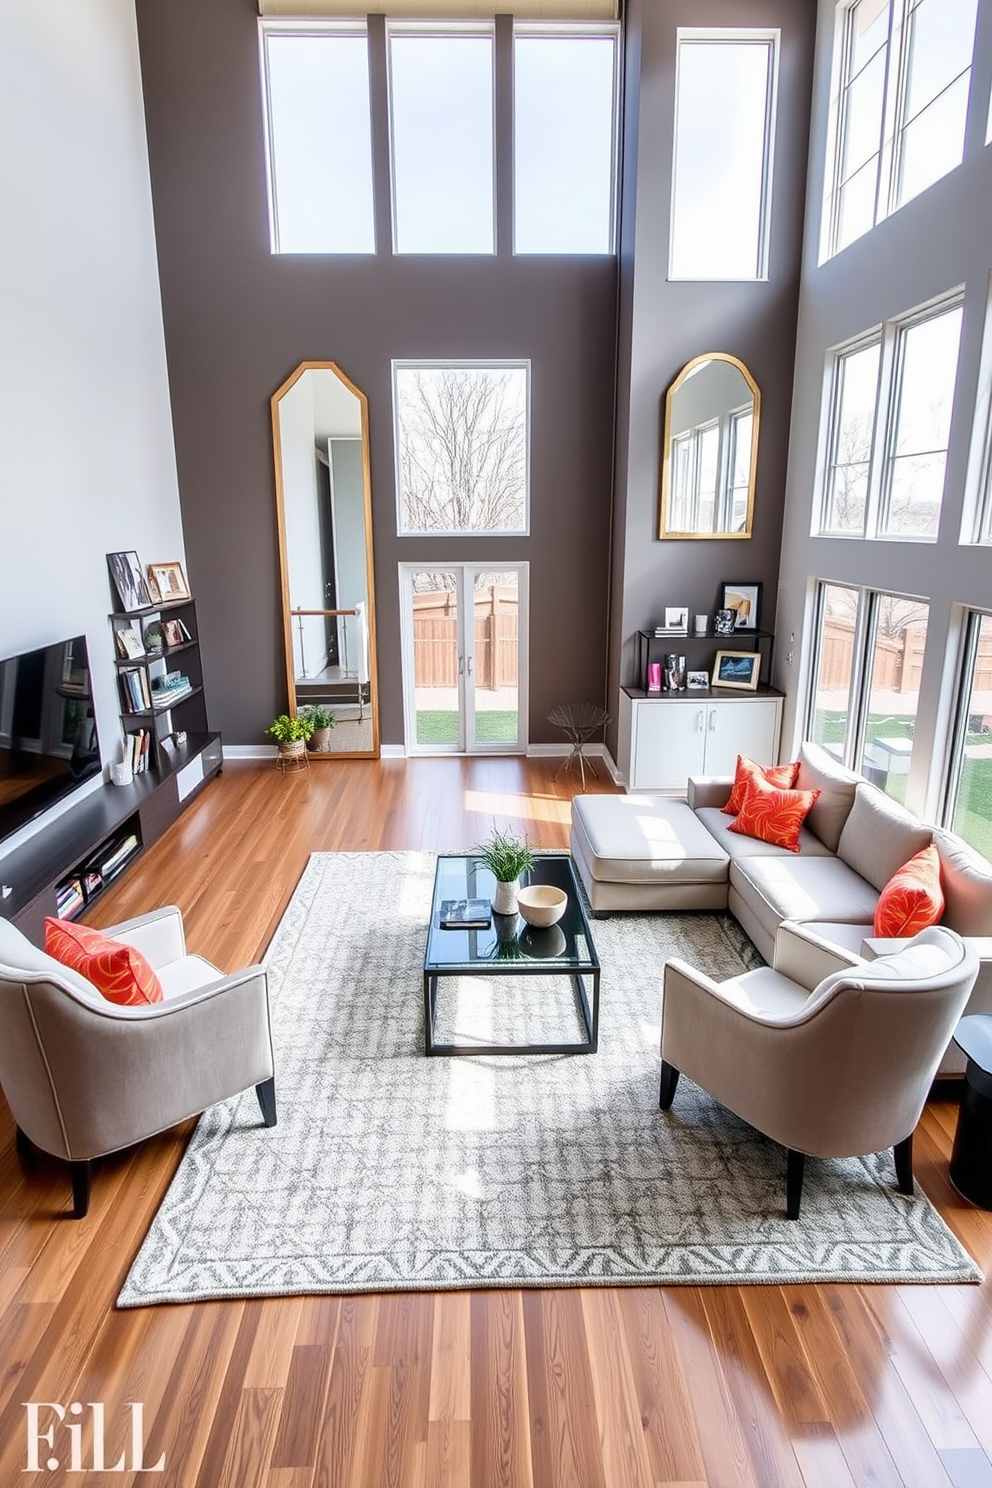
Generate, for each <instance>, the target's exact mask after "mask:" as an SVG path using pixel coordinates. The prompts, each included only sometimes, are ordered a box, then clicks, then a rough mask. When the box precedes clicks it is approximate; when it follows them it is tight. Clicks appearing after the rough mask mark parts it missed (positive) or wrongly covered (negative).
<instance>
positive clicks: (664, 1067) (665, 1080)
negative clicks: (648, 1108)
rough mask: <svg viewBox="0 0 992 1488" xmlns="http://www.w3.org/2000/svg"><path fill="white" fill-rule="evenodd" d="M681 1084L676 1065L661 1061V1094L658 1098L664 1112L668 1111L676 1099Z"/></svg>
mask: <svg viewBox="0 0 992 1488" xmlns="http://www.w3.org/2000/svg"><path fill="white" fill-rule="evenodd" d="M678 1083H679V1072H678V1070H677V1069H676V1068H675V1066H674V1064H669V1063H668V1062H667V1061H666V1060H664V1059H663V1060H662V1061H661V1092H660V1094H659V1097H658V1105H659V1106H660V1107H661V1109H662V1110H663V1111H667V1110H668V1108H669V1106H670V1105H671V1104H672V1101H673V1100H674V1099H675V1088H676V1086H677V1085H678Z"/></svg>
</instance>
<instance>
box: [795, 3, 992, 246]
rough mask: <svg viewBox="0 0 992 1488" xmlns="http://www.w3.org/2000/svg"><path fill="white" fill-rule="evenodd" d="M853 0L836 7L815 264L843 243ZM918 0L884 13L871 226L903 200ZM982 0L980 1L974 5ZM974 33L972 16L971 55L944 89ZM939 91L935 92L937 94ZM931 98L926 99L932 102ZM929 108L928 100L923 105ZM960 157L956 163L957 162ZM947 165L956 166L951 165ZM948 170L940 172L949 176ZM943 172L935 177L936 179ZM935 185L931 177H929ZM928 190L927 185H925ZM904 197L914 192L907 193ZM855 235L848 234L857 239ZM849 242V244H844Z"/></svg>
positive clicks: (963, 132)
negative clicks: (885, 31) (912, 42)
mask: <svg viewBox="0 0 992 1488" xmlns="http://www.w3.org/2000/svg"><path fill="white" fill-rule="evenodd" d="M857 3H858V0H841V3H840V4H838V6H837V12H836V23H835V27H834V43H833V82H832V86H831V89H830V99H831V105H830V123H829V132H828V149H827V159H826V171H825V174H824V191H823V213H822V220H821V231H820V258H819V261H820V263H821V264H822V263H825V262H826V261H827V259H830V258H833V257H834V255H835V254H836V253H839V252H842V251H843V248H842V247H841V246H840V245H839V244H838V237H839V234H840V201H841V185H842V182H841V178H840V172H841V167H842V162H843V159H844V133H845V129H846V125H847V111H846V108H845V104H846V100H847V97H848V91H849V88H850V85H851V82H852V78H851V76H850V65H851V33H852V28H853V19H852V17H853V13H854V10H855V8H856V5H857ZM917 3H918V0H892V7H891V9H890V12H889V31H888V37H887V40H886V43H885V46H886V56H885V77H884V81H883V84H882V112H881V127H880V136H879V148H878V161H877V166H876V172H875V207H874V212H873V214H872V224H871V227H877V226H878V224H879V223H880V222H882V221H884V220H885V218H886V217H890V216H891V215H892V213H893V212H897V211H898V210H899V209H900V207H902V206H903V205H904V203H903V202H902V201H901V200H900V182H901V177H902V142H903V136H904V134H905V131H906V130H907V128H908V127H909V126H910V125H911V124H912V123H913V122H914V120H915V119H916V118H917V117H918V115H914V116H913V119H908V118H907V117H906V107H907V102H908V96H909V89H908V78H909V60H910V59H909V48H910V38H911V35H912V26H911V24H910V22H911V16H912V12H913V11H914V10H915V9H916V4H917ZM980 6H981V0H979V9H980ZM977 35H978V24H977V19H976V26H975V36H974V37H973V38H972V56H971V61H970V62H969V64H968V67H967V68H965V69H964V70H963V71H962V72H960V73H958V75H957V77H956V78H954V79H952V80H951V82H950V83H948V84H947V85H946V86H945V88H944V89H943V90H942V91H943V92H946V91H947V88H950V87H952V86H953V84H954V83H955V82H957V81H958V80H959V79H960V78H962V77H964V76H965V75H966V73H968V72H970V71H971V69H972V67H973V66H974V52H975V39H976V38H977ZM940 96H941V95H940V94H938V95H937V97H940ZM935 101H936V100H935V99H932V100H931V103H933V102H935ZM927 107H929V105H927ZM989 118H990V128H992V106H990V115H989ZM966 133H967V124H966V126H965V129H964V130H962V135H961V159H962V160H963V159H964V150H965V139H966ZM960 163H961V162H960V161H959V162H958V165H960ZM951 169H952V170H954V169H957V167H951ZM950 173H951V172H950V171H947V172H945V176H946V175H950ZM944 178H945V177H944V176H940V177H938V180H943V179H944ZM931 184H932V185H935V184H936V182H932V183H931ZM926 189H929V188H926ZM907 200H908V201H912V200H915V197H909V198H907ZM871 227H869V228H866V229H865V233H862V234H860V236H861V237H864V236H865V234H866V233H868V232H870V231H871ZM857 241H858V239H857V238H855V239H852V242H857ZM843 246H844V247H849V246H850V244H844V245H843Z"/></svg>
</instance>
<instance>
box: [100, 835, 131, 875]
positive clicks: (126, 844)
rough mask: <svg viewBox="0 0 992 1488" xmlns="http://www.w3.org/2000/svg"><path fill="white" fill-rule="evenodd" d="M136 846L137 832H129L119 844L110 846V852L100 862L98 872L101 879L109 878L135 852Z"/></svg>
mask: <svg viewBox="0 0 992 1488" xmlns="http://www.w3.org/2000/svg"><path fill="white" fill-rule="evenodd" d="M138 845H139V844H138V834H137V832H129V833H128V835H127V836H126V837H124V838H123V839H122V840H121V841H120V842H118V843H114V844H112V851H111V852H110V854H109V855H108V856H107V857H106V858H103V859H102V860H101V862H100V872H101V873H102V874H103V877H104V878H105V879H106V878H109V877H110V875H111V874H112V873H113V872H115V870H116V869H118V868H120V867H121V866H122V865H123V864H124V863H125V862H126V861H127V859H128V858H129V857H130V856H131V855H132V853H135V852H137V850H138Z"/></svg>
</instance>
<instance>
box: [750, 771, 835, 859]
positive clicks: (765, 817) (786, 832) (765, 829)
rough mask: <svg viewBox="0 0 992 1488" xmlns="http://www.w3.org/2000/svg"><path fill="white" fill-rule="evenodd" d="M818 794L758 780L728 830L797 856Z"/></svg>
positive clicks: (756, 779) (817, 792) (752, 785)
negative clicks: (786, 850) (803, 832)
mask: <svg viewBox="0 0 992 1488" xmlns="http://www.w3.org/2000/svg"><path fill="white" fill-rule="evenodd" d="M819 794H820V792H819V791H818V790H808V791H800V790H780V789H778V788H777V787H776V786H774V785H768V784H767V783H766V782H765V781H764V780H760V779H758V778H757V777H756V778H755V779H753V780H752V781H751V782H750V783H749V785H748V787H747V792H746V794H745V796H744V799H743V801H742V802H741V809H740V811H739V812H738V813H737V817H736V820H734V821H732V822H731V823H730V826H729V827H728V829H727V830H728V831H730V832H740V834H741V836H742V837H757V838H758V840H759V841H760V842H771V843H774V845H775V846H776V847H787V848H788V849H789V851H790V852H798V851H799V833H800V831H801V830H802V825H803V822H804V821H805V820H806V817H807V815H808V814H809V812H810V811H811V810H812V809H813V805H814V803H815V801H816V798H817V796H818V795H819Z"/></svg>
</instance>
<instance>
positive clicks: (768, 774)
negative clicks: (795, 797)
mask: <svg viewBox="0 0 992 1488" xmlns="http://www.w3.org/2000/svg"><path fill="white" fill-rule="evenodd" d="M798 774H799V761H798V760H793V761H792V763H791V764H789V765H758V764H755V762H754V760H753V759H748V757H747V755H746V754H739V755H738V756H737V773H736V774H735V776H734V784H733V788H732V790H731V792H730V797H729V799H728V801H727V804H726V806H723V807H721V810H723V811H725V812H726V813H727V815H728V816H736V815H737V813H738V811H740V809H741V802H742V801H743V800H744V797H745V795H746V794H747V788H748V786H749V785H750V784H751V781H752V780H763V781H764V782H765V784H766V785H774V786H777V787H779V788H780V789H781V790H791V789H792V787H793V786H794V785H795V783H796V776H797V775H798Z"/></svg>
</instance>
